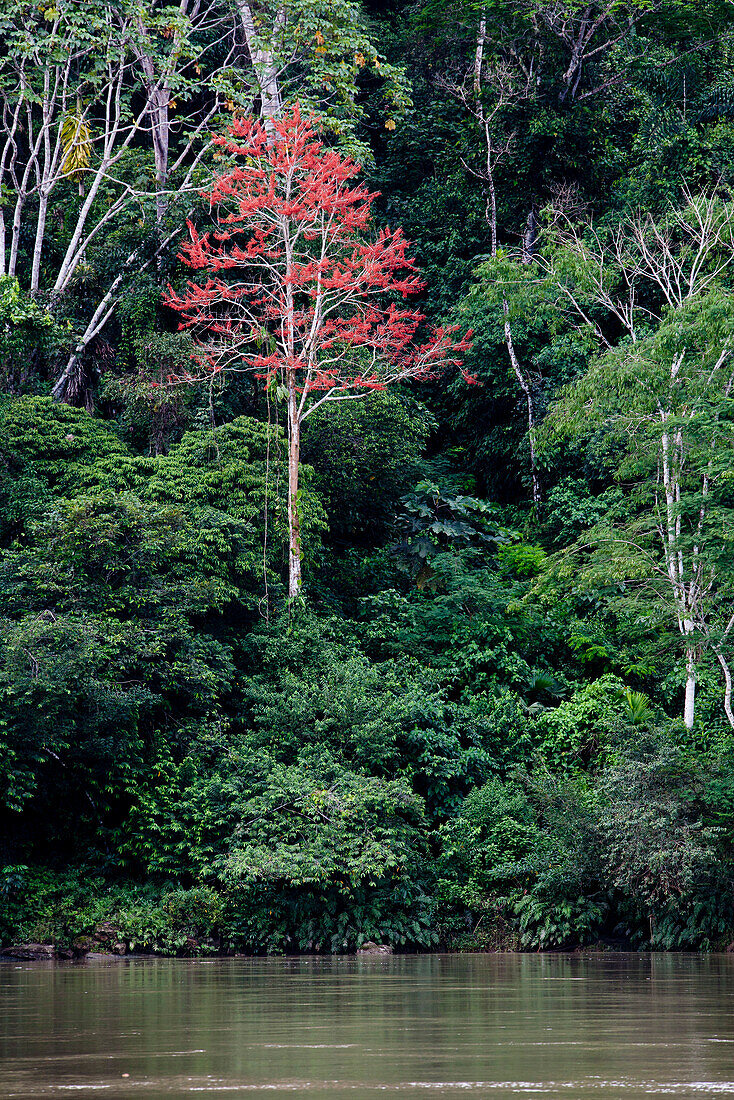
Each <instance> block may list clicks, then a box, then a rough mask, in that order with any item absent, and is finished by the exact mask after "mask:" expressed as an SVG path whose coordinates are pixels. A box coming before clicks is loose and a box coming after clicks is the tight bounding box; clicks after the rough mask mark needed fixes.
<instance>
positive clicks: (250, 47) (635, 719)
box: [0, 0, 734, 954]
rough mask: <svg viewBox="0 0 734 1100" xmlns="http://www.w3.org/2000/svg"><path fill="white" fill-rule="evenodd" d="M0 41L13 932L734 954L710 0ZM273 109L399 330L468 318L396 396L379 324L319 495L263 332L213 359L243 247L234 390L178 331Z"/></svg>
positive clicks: (97, 1)
mask: <svg viewBox="0 0 734 1100" xmlns="http://www.w3.org/2000/svg"><path fill="white" fill-rule="evenodd" d="M0 41H1V45H0V101H1V104H2V116H3V124H4V125H3V133H2V136H1V137H0V265H1V266H0V379H1V386H2V394H1V395H0V616H1V632H0V700H1V703H0V792H1V799H2V801H1V809H0V941H2V943H3V944H5V945H8V944H17V943H20V942H24V941H25V942H28V941H36V942H41V943H55V944H57V945H59V946H60V947H62V948H65V947H71V946H72V944H74V943H76V945H77V949H78V950H84V949H85V944H86V947H89V946H90V945H94V944H95V943H97V944H101V945H102V946H104V947H107V948H115V947H116V948H117V950H119V951H124V950H141V951H154V952H169V953H182V954H185V953H197V952H206V951H218V950H221V951H243V952H255V953H267V952H269V953H295V952H344V951H353V950H355V949H356V948H358V947H359V946H360V945H361V944H362V943H364V942H365V941H375V942H377V943H382V944H389V945H392V946H394V947H395V949H396V950H416V949H418V950H422V949H430V948H433V949H437V948H446V949H449V950H455V949H458V950H462V949H465V950H478V949H480V950H481V949H507V948H510V949H515V948H520V949H540V948H571V947H575V946H577V945H599V944H601V945H607V946H621V947H631V948H634V949H652V950H661V949H696V950H710V949H721V948H725V947H726V946H727V945H728V944H729V943H730V941H731V940H734V854H733V853H734V848H733V847H732V841H733V840H734V769H733V766H732V765H733V764H734V712H733V710H732V699H731V683H732V681H731V671H730V670H731V665H732V659H733V658H734V553H733V550H734V464H733V463H732V457H733V455H734V191H733V186H734V78H733V77H732V63H733V62H734V4H732V3H731V2H729V0H591V2H588V3H587V2H586V0H486V2H483V0H455V2H454V3H452V4H450V5H447V4H443V3H438V2H437V0H179V2H176V3H165V2H161V0H115V2H114V3H112V2H111V0H4V3H3V4H2V11H1V12H0ZM295 104H299V105H300V111H301V112H302V113H303V115H304V116H306V117H309V118H311V119H312V121H313V125H314V127H316V129H317V130H318V131H319V132H320V134H321V142H322V143H323V155H327V154H329V155H331V154H332V153H337V154H338V158H337V159H338V163H343V162H344V160H343V158H345V157H348V156H349V157H351V158H353V160H354V161H355V162H356V163H358V164H359V165H360V168H361V172H360V175H359V176H358V177H357V179H356V180H353V181H352V184H351V186H357V184H358V183H360V182H361V183H362V184H364V186H366V187H367V188H368V189H369V190H370V191H371V192H378V193H379V195H378V197H376V198H375V199H374V200H373V203H372V222H371V223H370V224H366V223H365V224H364V225H361V226H359V225H357V226H356V228H355V233H357V237H359V238H360V239H363V241H364V242H367V243H366V244H365V249H367V245H368V244H369V241H374V240H375V239H377V237H378V236H379V234H380V233H382V236H381V237H379V239H380V240H387V239H388V237H387V235H386V234H387V227H390V231H395V230H396V229H397V227H402V229H403V231H404V234H405V237H406V238H407V239H408V241H409V242H410V248H409V250H408V252H407V253H403V258H404V259H405V257H406V256H410V255H414V256H415V263H416V268H417V269H418V271H420V272H421V276H422V279H423V280H424V282H423V285H422V287H421V289H420V290H419V291H418V293H417V294H414V295H413V296H412V298H411V301H410V304H409V306H408V307H406V308H408V309H410V310H420V311H421V313H422V314H423V315H424V320H421V321H420V322H419V323H418V329H417V331H415V332H412V335H414V336H415V340H416V341H417V342H418V345H420V346H421V347H427V346H428V345H427V344H425V343H421V341H423V340H424V338H425V340H429V341H430V339H431V337H430V336H426V335H425V333H427V332H428V331H429V330H430V329H432V328H435V327H438V328H439V329H440V328H441V327H442V326H443V328H444V330H445V329H447V328H448V330H449V331H450V332H455V333H456V336H455V339H456V340H457V341H459V342H460V341H461V339H462V337H463V334H465V333H466V332H467V330H471V334H472V335H471V337H469V338H468V341H469V342H470V346H466V342H465V345H464V346H463V347H462V348H461V354H460V356H457V358H459V357H460V358H461V360H462V370H461V371H457V370H453V372H452V371H438V372H436V373H435V375H431V376H430V377H429V375H428V373H426V372H423V373H421V371H416V370H413V371H412V373H411V369H412V368H411V369H407V368H405V369H402V368H401V370H400V371H396V372H394V373H395V378H394V379H393V380H392V381H393V384H390V385H385V386H384V388H383V386H382V384H381V383H380V379H381V378H383V377H385V375H384V374H381V373H380V372H381V371H382V372H384V371H387V373H388V374H389V373H390V368H389V364H388V360H389V354H388V348H387V343H386V341H387V339H388V337H387V336H385V337H384V340H383V344H384V346H383V347H380V343H379V340H377V341H375V340H372V343H371V344H370V345H369V348H368V352H369V356H370V359H369V362H370V367H369V369H370V371H371V372H372V373H370V374H369V378H370V379H372V381H371V382H370V384H369V385H368V386H367V387H366V388H364V387H363V388H362V389H361V390H359V395H360V397H361V399H360V400H353V401H352V400H344V401H336V400H334V401H324V402H323V403H322V404H320V405H319V406H318V407H317V408H314V409H313V415H309V416H308V419H304V422H303V424H302V432H300V462H298V458H299V456H298V455H296V460H297V466H298V471H299V473H300V481H299V483H298V486H297V494H296V492H295V489H294V486H293V482H292V470H291V471H290V475H291V480H290V481H289V457H290V459H291V463H292V460H293V451H292V448H290V447H289V443H292V435H293V431H294V423H295V421H294V419H293V416H294V414H293V408H294V407H295V406H293V407H291V404H290V402H291V398H293V395H294V394H298V393H304V395H305V387H304V386H301V389H300V390H298V388H297V386H296V384H295V382H293V386H291V382H292V381H293V380H294V379H295V378H296V375H295V373H294V374H292V375H289V373H288V372H289V369H290V368H289V367H288V364H287V363H285V361H284V360H280V359H277V339H278V338H279V333H280V332H281V329H279V328H278V324H280V323H281V322H280V321H278V323H277V324H276V319H275V318H274V316H273V315H272V314H268V315H267V316H265V319H264V320H263V322H262V325H260V327H258V325H257V324H255V323H254V322H253V323H252V324H250V325H249V328H247V330H246V332H245V331H244V330H243V329H242V328H240V330H238V333H237V339H236V340H235V339H234V336H233V330H232V329H231V328H228V324H229V322H228V320H227V318H228V317H229V316H230V313H229V312H228V311H229V310H230V307H231V308H234V305H233V301H232V300H230V301H229V302H228V298H227V295H228V293H229V292H228V291H227V289H226V287H227V286H228V285H229V284H228V283H227V279H233V278H234V277H235V275H237V274H238V272H237V271H234V270H233V268H232V267H231V266H230V267H226V265H225V266H224V267H221V266H220V268H219V269H217V270H219V272H220V274H219V275H218V276H217V277H218V278H219V279H220V281H221V285H222V286H224V292H223V293H222V294H221V295H220V298H219V299H218V300H217V303H216V306H212V307H211V308H212V309H213V310H214V313H213V314H212V316H216V317H218V318H219V322H218V323H219V326H220V327H219V331H218V341H219V342H218V350H219V352H221V351H222V345H223V344H227V342H228V341H229V344H230V347H229V355H228V358H227V362H226V365H225V366H224V367H223V368H222V367H221V361H220V360H217V367H216V369H213V368H212V363H213V359H212V357H211V356H209V359H208V360H207V359H206V356H203V352H202V347H203V345H202V335H201V325H199V327H198V328H197V327H196V326H191V325H188V324H187V323H186V318H185V316H184V323H183V327H180V323H181V318H182V309H183V307H182V306H181V302H182V301H183V299H184V298H185V297H186V294H187V293H188V291H187V286H188V285H189V283H188V282H187V281H190V280H196V281H197V282H198V285H199V286H206V285H208V284H206V280H207V278H209V277H210V276H208V275H207V273H206V271H205V272H204V274H202V273H201V272H200V271H199V272H193V273H192V271H191V269H190V267H187V266H186V264H185V263H184V262H183V260H182V257H183V258H184V259H185V258H186V256H187V253H186V252H185V251H184V252H182V248H184V247H185V241H186V240H189V239H191V240H193V241H194V243H193V244H192V245H191V248H193V249H194V252H196V249H197V247H199V246H197V245H196V240H198V239H199V238H198V237H197V236H196V234H198V233H201V234H204V233H206V232H207V231H208V230H209V229H211V227H212V225H213V224H214V222H213V219H214V217H215V215H216V210H217V202H218V200H217V199H216V198H212V195H211V192H212V186H213V182H214V181H216V179H217V178H221V177H222V176H223V175H226V173H227V172H231V171H235V170H238V171H240V172H241V177H242V178H249V177H247V173H248V171H249V172H251V174H252V173H253V172H254V171H255V168H256V167H257V165H258V164H259V163H260V162H259V161H258V160H257V156H255V155H254V154H251V151H250V152H247V153H237V151H236V150H235V149H234V148H233V142H234V144H236V141H235V139H228V138H227V134H228V133H231V132H232V131H231V128H232V127H233V125H234V127H235V130H237V127H238V126H239V127H241V128H242V127H244V128H245V129H246V128H247V126H249V127H250V131H248V132H254V131H252V126H253V121H252V120H261V122H258V123H257V125H256V129H257V128H258V127H261V129H258V130H257V132H258V133H260V134H261V137H262V141H261V151H262V155H263V156H264V157H265V158H266V160H267V157H268V156H269V155H270V153H269V150H272V149H273V148H276V149H277V148H278V142H281V144H282V143H283V142H285V140H286V139H285V138H283V136H282V134H283V131H282V130H278V126H279V125H280V120H282V119H283V118H289V117H292V116H291V114H289V112H292V111H293V109H294V105H295ZM237 132H240V133H243V132H244V129H240V131H237ZM212 135H214V136H215V137H216V138H218V139H219V141H218V142H214V143H213V142H212ZM279 135H280V136H279ZM258 155H259V154H258ZM319 155H321V154H319ZM330 163H334V164H335V163H337V161H333V162H330ZM238 164H239V169H238V168H237V165H238ZM253 166H254V167H253ZM312 167H313V166H312ZM260 178H261V179H266V177H265V176H263V177H260ZM267 178H269V177H267ZM266 182H267V180H266ZM327 182H328V181H327ZM323 185H324V186H326V185H327V184H326V182H324V184H323ZM263 209H264V208H263ZM265 214H267V210H265ZM298 217H299V212H298V210H296V209H295V208H293V209H290V212H286V215H284V218H285V219H286V221H287V220H288V218H290V219H295V220H296V221H297V220H298ZM187 220H188V221H189V222H190V223H191V227H192V228H191V230H189V229H187V227H186V222H187ZM220 228H221V223H220ZM191 233H193V234H194V237H193V238H191ZM360 235H361V236H360ZM217 239H218V240H220V241H221V240H222V239H223V238H222V237H221V235H220V237H219V238H217ZM244 239H245V240H246V238H244ZM311 239H312V238H310V237H309V238H308V240H311ZM355 239H356V238H355ZM397 240H398V238H393V241H394V242H395V241H397ZM225 243H226V241H225ZM263 247H264V246H263ZM304 247H305V246H304ZM314 247H315V246H314ZM370 247H371V246H370ZM395 247H396V248H398V249H399V248H400V247H402V246H400V245H399V243H398V244H395ZM193 254H194V253H192V252H191V251H190V252H189V253H188V258H189V260H190V261H191V257H192V255H193ZM197 254H198V255H199V260H200V262H199V264H198V266H199V267H200V268H201V267H204V268H206V266H207V265H206V263H205V262H204V260H203V259H202V255H203V253H201V250H200V253H197ZM261 255H262V253H259V254H257V255H256V254H255V253H254V252H250V253H247V254H246V253H242V254H240V259H239V268H238V271H239V277H240V278H245V277H249V276H247V270H248V264H250V263H252V264H253V265H255V264H256V260H257V257H258V256H261ZM364 255H366V252H364ZM248 257H249V258H248ZM365 263H366V261H365ZM213 264H214V261H213V260H212V259H211V256H210V257H209V272H210V273H211V271H212V270H214V269H215V267H213V266H212V265H213ZM243 271H244V274H243ZM271 274H272V272H271ZM268 277H270V276H268ZM273 277H274V276H273ZM396 278H397V275H396ZM378 282H379V280H377V281H376V282H374V285H375V286H377V291H379V293H382V294H383V297H385V302H384V303H383V306H382V307H381V308H384V311H385V312H384V314H381V315H380V316H381V317H383V318H388V319H389V318H392V319H393V321H394V320H395V317H396V313H395V309H397V308H398V307H397V306H396V305H395V302H396V301H400V302H401V303H402V299H401V298H400V297H399V295H398V297H397V298H395V296H394V295H393V296H392V297H391V288H392V290H395V284H394V283H393V282H390V281H389V280H384V281H383V282H382V284H381V285H379V286H378V285H377V284H378ZM262 285H263V286H264V288H265V289H264V291H263V299H262V300H263V301H264V300H265V297H266V293H267V292H268V291H269V289H270V287H269V284H268V285H266V284H264V283H263V284H262ZM350 285H351V284H350ZM202 293H203V292H202ZM182 296H183V297H182ZM177 303H178V304H177ZM391 303H392V304H391ZM403 304H404V303H403ZM400 308H402V304H401V306H400ZM375 316H377V315H375ZM198 320H199V321H201V317H199V318H198ZM281 321H282V318H281ZM390 323H392V321H391V322H390ZM395 323H396V324H397V322H395ZM213 324H214V322H213V321H212V317H210V318H209V329H210V330H211V329H212V325H213ZM248 324H249V322H248ZM452 326H456V328H455V329H452ZM414 327H415V326H414ZM355 331H356V330H355ZM380 331H383V330H380ZM384 331H387V329H385V330H384ZM243 333H244V335H243ZM360 339H362V337H360ZM365 339H366V338H365ZM371 339H372V338H371ZM452 339H453V337H452ZM340 341H341V343H340ZM365 346H366V344H365V343H364V340H363V343H362V344H361V345H360V344H359V340H358V339H357V337H356V336H355V335H354V334H353V333H352V332H351V330H350V332H349V333H347V330H346V329H344V328H342V329H338V328H335V329H333V330H332V331H331V332H330V334H329V338H328V339H327V340H326V341H325V342H324V343H323V345H322V348H321V350H320V351H319V355H325V356H326V358H328V356H329V354H330V353H333V354H336V351H335V350H334V349H335V348H336V349H337V351H338V353H339V354H340V355H341V356H342V357H343V358H344V359H345V360H349V361H351V370H352V372H353V373H352V382H354V379H355V378H356V377H359V378H361V379H362V380H364V379H365V378H368V374H367V373H366V371H367V367H366V366H365V362H366V359H365V358H364V357H365V356H366V355H367V354H368V353H367V352H366V351H365ZM416 346H417V345H416ZM324 349H326V350H324ZM314 354H315V353H314ZM248 356H249V358H248ZM192 357H193V358H192ZM253 357H254V358H253ZM323 361H325V360H322V362H323ZM416 361H417V360H411V363H414V362H416ZM245 362H247V363H249V364H250V368H252V364H253V363H256V364H259V372H260V375H264V377H262V376H260V377H255V375H256V374H258V371H257V370H255V371H254V372H253V369H247V370H245V369H240V368H242V364H243V363H245ZM406 362H407V360H406ZM284 363H285V365H284ZM192 364H193V366H192ZM386 364H388V365H386ZM207 366H208V367H209V368H212V369H206V368H207ZM220 368H221V369H220ZM321 383H322V388H321V390H319V391H318V392H319V393H322V394H323V393H327V392H328V386H329V385H330V384H331V383H329V381H328V378H327V380H326V382H324V379H323V377H322V379H321ZM373 383H374V384H373ZM472 383H475V384H472ZM476 383H478V384H476ZM324 387H325V388H324ZM370 390H373V391H374V392H369V391H370ZM293 399H294V400H296V398H293ZM300 429H301V425H300V422H299V431H300ZM289 452H290V453H289ZM289 485H290V488H291V490H293V492H292V493H291V491H290V490H289ZM291 498H292V499H291ZM294 523H295V524H296V531H295V535H297V536H298V538H299V539H300V543H299V547H298V549H299V555H300V556H299V561H298V566H299V571H300V564H301V557H302V576H301V574H300V572H299V573H298V575H297V574H296V573H294V567H293V566H294V559H293V545H294V543H293V538H294V529H293V525H294ZM289 528H290V531H289ZM298 528H300V531H299V530H298ZM289 534H290V564H289ZM289 592H290V595H289Z"/></svg>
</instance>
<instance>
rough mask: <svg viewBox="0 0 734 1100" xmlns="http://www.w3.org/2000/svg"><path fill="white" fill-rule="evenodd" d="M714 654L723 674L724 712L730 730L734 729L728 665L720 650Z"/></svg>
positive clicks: (733, 711)
mask: <svg viewBox="0 0 734 1100" xmlns="http://www.w3.org/2000/svg"><path fill="white" fill-rule="evenodd" d="M715 652H716V660H717V661H718V662H719V664H720V665H721V671H722V672H723V673H724V711H725V713H726V717H727V720H728V722H729V725H730V726H731V728H732V729H734V710H732V706H731V689H732V683H731V669H730V668H729V664H728V662H727V660H726V658H725V657H724V654H723V653H722V652H721V650H720V649H717V650H715Z"/></svg>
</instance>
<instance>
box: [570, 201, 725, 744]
mask: <svg viewBox="0 0 734 1100" xmlns="http://www.w3.org/2000/svg"><path fill="white" fill-rule="evenodd" d="M561 236H562V239H563V242H564V245H565V251H561V252H560V253H557V255H556V267H555V274H556V278H557V281H558V287H559V290H560V292H561V293H562V294H563V295H565V297H566V298H567V300H568V302H569V305H570V306H571V308H572V309H573V310H574V311H575V312H576V314H577V315H578V316H579V318H580V319H582V321H583V323H584V324H585V325H587V326H588V327H589V328H591V329H592V330H593V331H594V332H595V333H596V335H597V337H598V339H599V341H600V342H601V344H602V346H603V347H605V348H606V349H607V351H606V354H602V355H601V356H600V357H599V358H598V359H597V360H596V361H594V362H593V363H592V365H591V367H590V369H589V371H588V373H587V374H586V376H585V377H584V378H583V379H582V380H581V381H580V382H579V383H577V384H575V385H574V386H572V387H571V389H570V390H569V391H568V392H567V393H566V394H565V396H564V397H563V398H562V399H561V401H560V402H559V403H558V404H557V406H556V409H555V411H554V413H553V415H552V418H551V422H552V423H555V424H556V425H558V424H564V423H565V425H566V427H568V426H570V425H575V428H574V430H576V431H580V432H581V433H583V432H584V431H585V430H587V428H588V426H589V425H590V424H592V423H596V424H599V423H600V422H601V423H602V424H603V425H604V426H605V429H604V430H605V431H607V432H609V433H610V434H611V435H613V437H614V439H615V441H616V443H615V447H616V448H617V449H618V450H619V451H621V454H622V461H621V464H620V467H619V471H618V476H619V477H620V479H621V480H622V481H624V482H626V483H627V484H628V486H629V487H630V489H631V490H633V491H634V497H633V499H636V500H637V502H638V508H636V509H634V510H633V512H632V515H631V516H630V514H629V503H628V502H627V501H625V503H624V506H623V507H624V510H625V517H624V519H623V520H622V521H621V522H620V519H619V517H615V516H614V515H611V516H609V517H608V518H607V519H606V520H605V521H604V523H603V524H602V525H601V526H600V528H599V529H598V531H597V532H596V535H595V537H594V539H593V540H592V541H593V542H594V544H595V551H594V555H593V561H594V568H595V570H596V572H594V570H592V575H595V577H596V582H595V583H598V582H599V580H600V577H601V573H600V572H599V571H598V570H601V572H603V571H604V570H606V569H607V568H610V569H611V574H612V575H613V576H615V577H616V578H617V579H622V580H625V581H626V582H629V584H630V585H631V587H632V589H633V590H634V589H635V588H637V589H638V590H643V591H645V592H648V593H649V592H651V591H652V592H653V593H654V594H655V596H656V601H657V608H658V612H660V611H663V612H664V613H665V614H667V615H668V616H669V618H672V620H673V622H674V623H675V625H676V627H677V631H678V635H679V638H680V641H681V643H682V648H683V653H684V661H685V697H684V705H683V718H684V721H685V724H686V726H687V727H688V728H689V729H690V728H692V726H693V724H694V720H695V701H696V684H697V678H698V667H699V664H700V661H701V659H702V657H703V654H704V652H705V651H706V650H707V649H710V650H711V651H712V652H713V653H714V654H715V656H716V659H717V660H718V662H719V664H720V665H721V669H722V671H723V673H724V677H725V711H726V715H727V719H728V720H729V722H730V724H731V725H732V727H734V713H732V707H731V695H732V678H731V673H730V669H729V665H730V656H729V654H730V651H731V644H732V640H733V638H732V631H733V630H734V616H732V613H731V611H732V608H731V599H732V591H733V588H732V580H733V578H732V574H731V569H730V567H729V565H728V559H729V542H730V539H731V537H732V536H731V532H732V524H733V522H734V520H733V517H732V511H731V508H730V506H729V500H728V479H729V474H728V470H729V468H730V465H731V454H732V451H731V447H732V433H731V415H732V406H731V401H732V397H734V330H733V329H732V323H731V318H732V315H733V314H732V310H733V306H734V298H733V297H732V293H731V290H730V285H729V284H730V281H731V269H732V265H734V208H733V207H732V206H731V204H726V203H723V202H721V201H720V199H718V198H717V196H716V195H714V194H704V195H692V194H690V193H688V194H687V198H686V201H685V203H684V205H683V206H682V207H680V208H671V209H669V210H668V211H667V212H666V213H665V214H664V215H663V216H661V217H660V218H654V217H653V216H651V215H645V214H638V215H636V216H634V217H632V218H630V219H628V220H627V221H625V222H622V223H621V224H620V225H618V226H617V227H616V228H613V229H611V230H609V231H607V232H602V231H596V230H595V229H594V228H593V227H588V226H587V227H586V230H585V232H582V231H580V230H578V229H576V228H575V227H573V226H569V227H568V229H567V231H566V232H565V233H562V235H561ZM620 329H621V330H622V331H623V332H624V336H625V338H624V339H623V340H622V341H621V343H619V344H618V345H617V346H613V345H612V343H611V334H612V333H613V332H614V331H615V330H616V332H617V333H618V332H619V330H620Z"/></svg>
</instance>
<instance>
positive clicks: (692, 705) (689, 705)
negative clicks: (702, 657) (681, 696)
mask: <svg viewBox="0 0 734 1100" xmlns="http://www.w3.org/2000/svg"><path fill="white" fill-rule="evenodd" d="M695 714H696V651H695V649H693V648H692V647H691V648H689V649H687V650H686V697H685V703H684V704H683V721H684V722H685V724H686V729H689V730H691V729H693V720H694V718H695Z"/></svg>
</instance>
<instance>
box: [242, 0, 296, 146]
mask: <svg viewBox="0 0 734 1100" xmlns="http://www.w3.org/2000/svg"><path fill="white" fill-rule="evenodd" d="M236 3H237V11H238V12H239V16H240V22H241V23H242V29H243V31H244V32H245V41H246V42H247V51H248V53H249V55H250V61H251V62H252V67H253V70H254V72H255V79H256V80H257V85H258V88H259V89H260V114H261V116H262V120H263V126H264V127H265V131H266V133H267V134H268V135H269V138H270V139H272V134H273V119H276V118H278V116H279V115H280V110H281V106H282V101H281V96H280V85H279V82H278V66H277V62H276V60H275V57H274V55H273V52H272V50H269V49H267V48H266V47H265V46H263V44H262V42H261V41H260V38H259V36H258V33H257V28H256V26H255V19H254V17H253V14H252V8H251V6H250V3H249V0H236ZM284 21H285V11H284V10H283V8H279V9H278V11H277V13H276V15H275V24H274V27H273V30H274V31H278V30H279V29H280V27H281V26H282V24H283V23H284Z"/></svg>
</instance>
